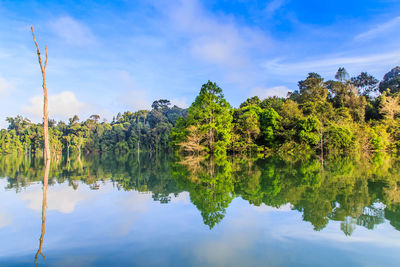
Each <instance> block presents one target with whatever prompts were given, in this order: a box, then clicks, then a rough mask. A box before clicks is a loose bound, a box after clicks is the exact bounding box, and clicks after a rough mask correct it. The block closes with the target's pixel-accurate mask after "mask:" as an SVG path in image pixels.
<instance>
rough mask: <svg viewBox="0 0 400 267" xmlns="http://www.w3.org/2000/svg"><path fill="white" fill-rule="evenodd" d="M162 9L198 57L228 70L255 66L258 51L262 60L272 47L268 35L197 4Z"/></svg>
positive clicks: (193, 2) (181, 2) (187, 2)
mask: <svg viewBox="0 0 400 267" xmlns="http://www.w3.org/2000/svg"><path fill="white" fill-rule="evenodd" d="M159 8H160V7H159ZM160 9H163V11H164V9H166V11H164V12H167V16H168V18H169V20H170V22H171V25H172V28H173V29H174V30H176V31H178V33H181V34H182V36H181V37H182V38H183V39H184V40H185V43H186V44H188V46H189V47H188V50H189V51H190V53H191V54H192V55H193V56H194V57H196V58H197V59H199V60H202V61H205V62H206V63H211V64H217V65H222V66H223V67H228V70H231V69H235V68H243V67H244V66H247V67H249V66H251V57H252V56H251V55H252V54H253V53H254V51H255V50H256V51H257V56H258V57H260V56H262V54H263V51H266V50H267V49H268V47H270V45H271V43H272V40H271V39H270V38H268V37H267V36H266V35H265V33H263V32H261V31H259V30H257V29H254V28H249V27H246V26H241V25H238V24H237V23H235V21H234V20H233V19H232V17H224V16H220V15H219V16H218V17H217V16H215V15H213V14H211V13H209V12H207V11H206V10H205V9H204V7H203V6H202V5H201V4H200V3H199V1H197V0H189V1H180V2H179V4H177V5H172V6H169V7H167V8H165V7H164V6H161V8H160ZM242 71H243V70H242Z"/></svg>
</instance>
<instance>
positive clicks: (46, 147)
mask: <svg viewBox="0 0 400 267" xmlns="http://www.w3.org/2000/svg"><path fill="white" fill-rule="evenodd" d="M31 30H32V36H33V41H34V42H35V45H36V52H37V55H38V60H39V65H40V70H41V71H42V76H43V85H42V87H43V95H44V103H43V135H44V159H45V162H49V163H50V147H49V133H48V120H49V114H48V112H47V105H48V104H47V103H48V98H47V86H46V68H47V59H48V56H47V46H45V50H46V60H45V62H44V66H43V63H42V57H41V56H40V50H39V46H38V44H37V42H36V38H35V33H34V32H33V26H31Z"/></svg>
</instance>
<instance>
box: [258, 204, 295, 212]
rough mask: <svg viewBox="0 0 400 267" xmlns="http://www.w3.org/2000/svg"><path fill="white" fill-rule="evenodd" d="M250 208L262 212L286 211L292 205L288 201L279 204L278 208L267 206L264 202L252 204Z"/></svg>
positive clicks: (289, 209)
mask: <svg viewBox="0 0 400 267" xmlns="http://www.w3.org/2000/svg"><path fill="white" fill-rule="evenodd" d="M252 208H253V209H254V210H256V211H259V212H263V213H266V212H270V211H276V212H288V211H291V210H292V209H293V205H292V204H290V203H286V204H284V205H282V206H280V207H279V208H275V207H271V206H267V205H265V204H261V205H260V206H252Z"/></svg>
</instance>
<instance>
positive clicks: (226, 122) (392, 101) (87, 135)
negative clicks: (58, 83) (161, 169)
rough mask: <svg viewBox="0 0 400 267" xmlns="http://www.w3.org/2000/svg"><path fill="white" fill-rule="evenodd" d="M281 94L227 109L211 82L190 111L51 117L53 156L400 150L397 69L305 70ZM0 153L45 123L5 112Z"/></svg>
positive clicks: (166, 106)
mask: <svg viewBox="0 0 400 267" xmlns="http://www.w3.org/2000/svg"><path fill="white" fill-rule="evenodd" d="M298 87H299V88H298V90H296V91H293V92H290V93H289V94H288V96H287V97H286V98H280V97H268V98H266V99H264V100H260V99H259V98H258V97H257V96H255V97H251V98H249V99H247V100H246V101H244V102H243V103H242V104H241V105H240V106H239V107H238V108H232V107H231V105H230V104H229V103H228V102H227V101H226V99H225V97H224V95H223V92H222V89H221V88H220V87H218V85H217V84H216V83H213V82H210V81H209V82H208V83H206V84H204V85H203V86H202V87H201V90H200V93H199V95H198V96H197V97H196V99H195V101H194V102H193V103H192V105H191V106H190V107H189V108H188V109H182V108H179V107H177V106H173V107H171V104H170V102H169V101H168V100H164V99H161V100H158V101H154V102H153V105H152V109H151V110H139V111H137V112H134V113H132V112H129V111H127V112H124V113H123V114H121V113H119V114H118V115H117V116H116V117H114V118H113V120H112V121H111V122H110V123H108V122H106V121H101V120H100V116H99V115H92V116H90V118H89V119H87V120H85V121H80V119H79V118H78V116H74V117H73V118H70V119H69V121H68V122H67V123H65V122H62V121H60V122H58V123H57V122H56V121H54V120H49V139H50V148H51V152H52V154H53V155H57V154H60V153H62V152H63V151H64V152H66V153H67V154H68V155H69V153H70V151H71V150H72V151H76V152H78V153H79V154H81V153H82V152H85V153H89V152H109V151H113V152H129V151H138V152H139V151H150V152H161V151H167V150H170V149H171V147H172V148H173V149H174V150H175V151H180V152H182V153H184V154H186V155H201V154H214V155H225V154H226V153H234V154H239V153H245V154H250V153H251V154H253V153H254V154H268V153H270V152H277V153H283V154H289V155H295V154H299V153H320V154H324V153H325V154H326V153H341V152H348V151H357V152H371V151H394V152H396V151H398V150H399V148H400V118H399V114H400V67H396V68H394V69H392V70H391V71H390V72H388V73H387V74H386V75H385V76H384V77H383V80H382V81H381V82H380V83H379V82H378V80H377V79H376V78H374V77H373V76H371V75H369V74H368V73H365V72H363V73H361V74H360V75H358V76H355V77H351V78H350V77H349V75H348V73H347V71H346V70H345V69H344V68H339V70H338V72H337V73H336V75H335V80H329V81H325V80H324V79H323V78H322V77H321V76H320V75H318V74H317V73H309V74H308V76H307V77H306V79H304V80H302V81H299V83H298ZM7 121H8V123H9V127H8V129H7V130H1V132H0V153H15V152H18V153H25V154H31V153H42V151H43V143H44V142H43V127H42V124H35V123H32V122H31V121H30V120H29V119H28V118H23V117H22V116H17V117H9V118H7Z"/></svg>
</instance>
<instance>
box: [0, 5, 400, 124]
mask: <svg viewBox="0 0 400 267" xmlns="http://www.w3.org/2000/svg"><path fill="white" fill-rule="evenodd" d="M31 25H33V27H34V30H35V34H36V39H37V41H38V43H39V46H40V49H41V51H42V52H44V46H45V45H47V47H48V55H49V60H48V67H47V87H48V91H49V116H50V117H51V118H54V119H56V120H67V119H68V118H70V117H72V116H73V115H74V114H77V115H78V116H79V117H80V118H81V120H85V119H87V118H88V117H89V116H90V115H92V114H99V115H100V116H101V117H103V118H106V119H107V120H108V121H110V120H111V119H112V117H113V116H114V115H116V114H117V113H118V112H124V111H127V110H130V111H135V110H138V109H149V108H150V106H151V103H152V102H153V101H154V100H157V99H169V100H171V102H172V104H175V105H178V106H180V107H188V106H190V104H191V103H192V102H193V100H194V99H195V97H196V96H197V94H198V92H199V90H200V88H201V85H202V84H204V83H206V82H207V81H208V80H211V81H213V82H216V83H217V84H218V85H219V86H220V87H221V88H222V89H223V91H224V95H225V97H226V98H227V100H228V101H229V102H230V103H231V105H232V106H233V107H237V106H239V105H240V103H241V102H243V101H245V100H246V98H248V97H251V96H254V95H258V96H259V97H260V98H266V97H268V96H273V95H277V96H286V94H287V92H288V91H293V90H296V89H297V82H298V81H299V80H302V79H304V78H306V76H307V74H308V73H309V72H317V73H319V74H320V75H322V76H323V77H324V78H325V79H333V77H334V75H335V73H336V71H337V69H338V68H339V67H345V68H346V69H347V71H348V72H349V74H350V75H351V76H356V75H358V74H359V73H360V72H362V71H367V72H368V73H370V74H372V75H374V76H375V77H376V78H378V79H379V80H381V79H382V77H383V75H384V74H385V73H387V72H388V71H390V69H392V68H394V67H395V66H398V65H400V1H398V0H379V1H378V0H362V1H361V0H360V1H359V0H354V1H348V0H346V1H344V0H337V1H321V0H320V1H314V0H302V1H300V0H269V1H258V0H253V1H250V0H229V1H228V0H209V1H200V0H176V1H174V0H169V1H156V0H142V1H29V0H28V1H1V0H0V99H1V100H0V128H5V127H7V125H8V124H7V122H6V121H5V118H6V117H10V116H16V115H19V114H20V115H22V116H24V117H29V118H30V119H31V120H32V121H34V122H40V121H41V120H42V119H41V114H42V105H43V104H42V103H43V100H42V95H43V90H42V88H41V85H42V77H41V72H40V67H39V64H38V60H37V55H36V51H35V45H34V43H33V39H32V34H31V32H30V26H31ZM43 54H44V53H43Z"/></svg>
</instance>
